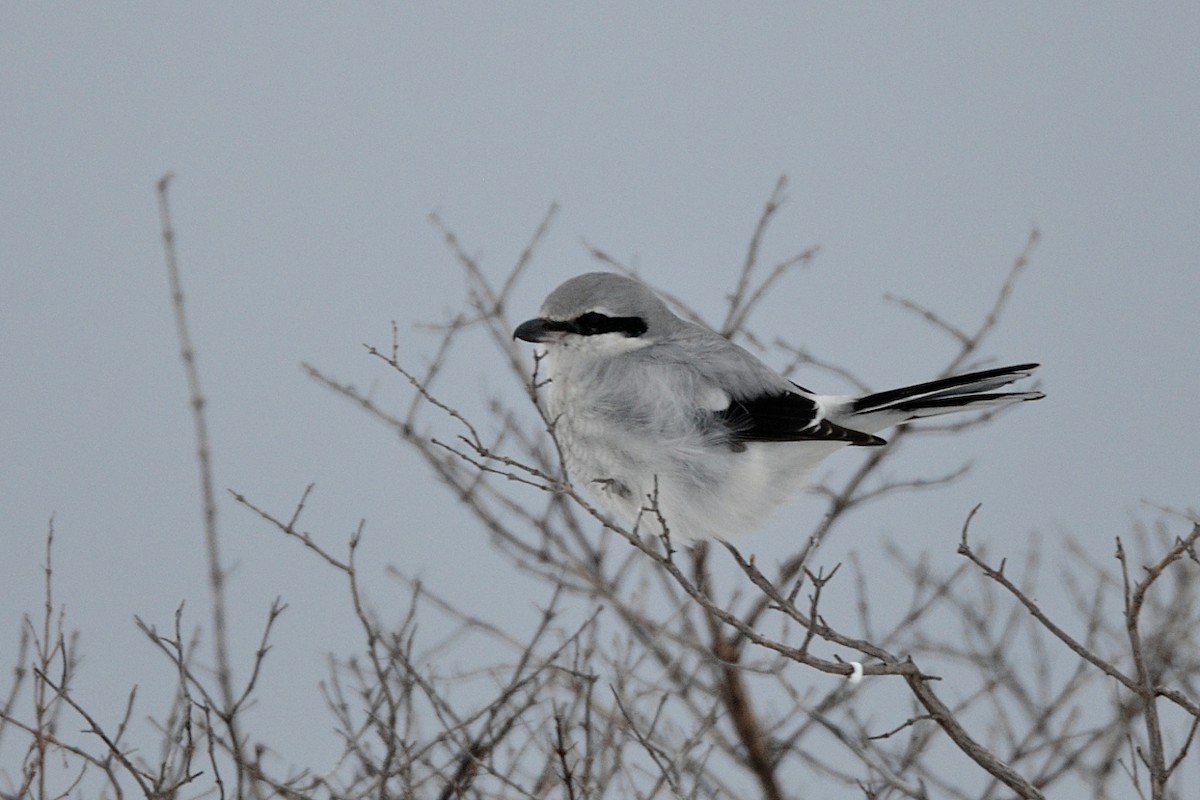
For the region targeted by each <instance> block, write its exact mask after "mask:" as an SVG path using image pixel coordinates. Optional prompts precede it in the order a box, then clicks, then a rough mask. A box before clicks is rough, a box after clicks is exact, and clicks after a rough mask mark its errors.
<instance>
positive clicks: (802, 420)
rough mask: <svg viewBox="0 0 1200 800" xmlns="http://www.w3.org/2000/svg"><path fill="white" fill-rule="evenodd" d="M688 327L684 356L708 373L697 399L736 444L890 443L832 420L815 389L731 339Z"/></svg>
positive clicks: (681, 349) (682, 346)
mask: <svg viewBox="0 0 1200 800" xmlns="http://www.w3.org/2000/svg"><path fill="white" fill-rule="evenodd" d="M686 333H687V334H688V336H687V341H686V342H683V341H679V340H678V339H677V343H678V345H679V347H680V352H682V353H685V354H686V356H683V355H680V356H679V361H680V362H683V361H685V360H686V361H687V363H689V364H690V365H692V367H693V368H694V369H696V370H697V371H698V372H700V373H701V374H702V378H701V379H700V383H701V384H702V391H700V392H699V393H698V397H697V401H698V403H699V405H700V407H701V409H702V410H703V411H704V412H707V413H710V414H711V415H712V417H711V419H712V421H713V422H714V423H715V425H716V426H718V427H719V428H721V429H722V433H724V434H725V436H727V437H728V440H729V441H730V443H731V444H733V445H734V446H735V447H738V446H741V445H743V444H744V443H746V442H801V441H826V442H845V443H846V444H852V445H881V444H884V443H885V442H884V440H883V439H880V438H879V437H878V436H872V435H871V434H869V433H863V432H861V431H856V430H853V429H851V428H847V427H845V426H842V425H839V424H837V423H836V422H833V421H831V420H829V419H828V418H827V417H826V414H825V409H824V408H823V407H822V406H821V403H820V402H819V401H818V400H817V399H816V397H815V396H814V395H813V394H812V393H810V392H808V391H807V390H806V389H803V388H801V387H800V386H797V385H796V384H794V383H792V382H791V381H789V380H787V379H786V378H784V377H782V376H781V375H780V374H779V373H778V372H776V371H775V370H773V369H771V368H770V367H768V366H767V365H766V364H764V363H763V362H762V361H760V360H758V359H757V358H755V356H754V355H753V354H751V353H750V352H748V351H746V350H744V349H743V348H741V347H738V346H737V345H736V344H733V343H732V342H729V341H728V340H727V339H724V338H723V337H721V336H719V335H717V334H715V333H712V332H711V331H707V330H703V329H701V330H696V329H690V330H688V331H687V332H686ZM680 338H682V337H680Z"/></svg>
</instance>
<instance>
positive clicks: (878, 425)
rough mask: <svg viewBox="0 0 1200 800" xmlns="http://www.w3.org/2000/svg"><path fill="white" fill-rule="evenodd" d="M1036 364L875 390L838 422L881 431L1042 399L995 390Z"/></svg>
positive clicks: (1035, 394) (852, 405)
mask: <svg viewBox="0 0 1200 800" xmlns="http://www.w3.org/2000/svg"><path fill="white" fill-rule="evenodd" d="M1037 367H1038V365H1037V364H1016V365H1014V366H1011V367H997V368H996V369H987V370H983V371H981V372H971V373H968V374H966V375H956V376H955V377H953V378H939V379H938V380H936V381H929V382H927V383H918V384H916V385H914V386H905V387H903V388H900V389H891V390H889V391H886V392H876V393H875V394H869V395H865V396H864V397H858V398H855V399H854V400H852V401H851V402H850V403H849V404H848V405H847V406H846V407H845V410H844V411H843V414H842V415H839V416H841V419H839V420H838V422H839V423H840V424H842V425H845V426H847V427H851V428H854V429H856V430H861V431H865V432H867V433H874V432H875V431H878V430H883V429H884V428H887V427H890V426H892V425H899V424H901V423H904V422H911V421H912V420H914V419H920V418H922V417H936V416H938V415H939V414H953V413H955V412H957V411H987V410H990V409H997V408H1002V407H1004V406H1006V405H1009V404H1012V403H1020V402H1023V401H1025V400H1039V399H1041V398H1042V397H1044V396H1045V395H1043V394H1042V393H1041V392H1038V391H1030V392H995V391H992V390H993V389H999V388H1000V387H1001V386H1007V385H1008V384H1010V383H1012V382H1013V381H1018V380H1020V379H1021V378H1028V377H1029V376H1030V375H1032V374H1033V371H1034V370H1035V369H1037Z"/></svg>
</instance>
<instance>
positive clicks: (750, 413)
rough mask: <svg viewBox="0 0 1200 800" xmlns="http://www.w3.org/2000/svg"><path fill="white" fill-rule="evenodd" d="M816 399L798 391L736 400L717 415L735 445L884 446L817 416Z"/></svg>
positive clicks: (875, 437)
mask: <svg viewBox="0 0 1200 800" xmlns="http://www.w3.org/2000/svg"><path fill="white" fill-rule="evenodd" d="M818 411H819V409H818V407H817V404H816V402H815V401H814V400H812V399H811V398H808V397H805V396H804V395H801V394H796V393H795V392H781V393H779V394H766V395H759V396H758V397H753V398H749V399H744V400H734V401H732V402H730V404H729V407H728V408H725V409H723V410H721V411H718V412H717V413H716V416H717V419H719V420H720V421H721V422H723V423H724V425H725V426H726V427H727V428H728V429H729V435H730V439H731V440H732V442H733V443H734V445H735V446H737V445H741V444H743V443H745V442H803V441H826V442H846V443H847V444H852V445H867V446H871V445H881V444H884V443H885V442H884V440H883V439H880V438H879V437H878V436H872V435H871V434H869V433H863V432H861V431H856V430H851V429H850V428H845V427H842V426H841V425H838V424H837V423H834V422H830V421H829V420H827V419H820V418H819V417H818Z"/></svg>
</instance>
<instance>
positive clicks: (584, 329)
mask: <svg viewBox="0 0 1200 800" xmlns="http://www.w3.org/2000/svg"><path fill="white" fill-rule="evenodd" d="M611 323H612V320H611V319H609V318H608V317H607V316H605V315H604V314H601V313H599V312H596V311H589V312H587V313H586V314H581V315H580V316H579V317H578V318H577V319H576V320H575V330H576V332H578V333H581V334H583V335H584V336H594V335H595V334H597V333H605V332H607V331H610V330H612V324H611Z"/></svg>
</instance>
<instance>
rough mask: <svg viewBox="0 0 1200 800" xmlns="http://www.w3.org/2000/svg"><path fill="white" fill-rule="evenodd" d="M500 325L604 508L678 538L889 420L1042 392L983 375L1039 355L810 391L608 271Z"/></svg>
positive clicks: (727, 529) (752, 523) (783, 493)
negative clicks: (521, 347) (533, 358)
mask: <svg viewBox="0 0 1200 800" xmlns="http://www.w3.org/2000/svg"><path fill="white" fill-rule="evenodd" d="M513 338H514V340H516V339H520V340H523V341H525V342H531V343H535V344H537V345H540V346H541V347H542V348H543V353H542V362H541V363H539V365H538V369H539V370H542V369H543V368H544V369H545V372H544V373H541V374H542V375H543V376H544V377H545V378H548V379H549V390H548V396H547V398H546V400H547V402H546V410H547V420H548V423H549V426H550V428H551V430H552V432H553V435H554V437H555V440H556V441H557V443H558V448H559V450H560V451H561V453H562V459H563V466H564V467H565V468H566V471H567V475H568V476H569V477H570V479H571V480H572V481H573V482H574V483H575V484H576V485H579V484H583V485H584V486H585V487H586V488H587V490H588V492H589V493H590V494H591V495H592V496H593V497H594V498H595V499H596V500H597V501H598V505H599V506H600V507H601V508H603V509H604V510H606V511H607V512H609V513H610V514H611V515H612V516H613V517H615V518H616V519H617V520H619V521H622V522H624V523H627V524H629V525H631V526H633V529H634V530H636V531H639V532H642V533H646V532H648V533H652V534H655V535H658V536H667V537H668V542H669V543H671V544H680V545H682V546H685V547H690V546H692V545H694V544H695V543H697V542H702V541H706V540H721V541H730V540H732V539H733V538H735V537H737V536H740V535H742V534H745V533H749V532H752V531H754V530H756V529H758V528H760V527H762V526H763V525H764V524H766V522H767V521H768V520H770V519H771V518H772V517H773V515H774V514H775V513H776V512H777V511H778V510H779V509H780V507H781V506H783V505H785V504H786V503H788V502H789V501H790V500H792V499H793V498H794V497H795V496H796V495H797V494H799V492H800V491H801V490H802V489H803V488H804V487H805V486H806V485H807V483H808V480H809V477H810V475H811V473H812V470H813V467H814V466H815V465H816V464H817V463H818V462H820V461H821V460H822V459H824V458H825V457H826V456H829V455H831V454H832V453H834V452H836V451H838V450H840V449H842V448H844V447H878V446H881V445H883V444H885V443H886V440H884V439H882V438H880V437H879V436H877V435H876V434H877V433H879V432H880V431H883V430H885V429H887V428H890V427H892V426H895V425H902V424H904V423H907V422H911V421H913V420H917V419H923V418H926V417H932V416H937V415H941V414H952V413H955V412H960V411H994V410H996V409H1000V408H1004V407H1006V406H1009V405H1012V404H1015V403H1020V402H1024V401H1029V400H1038V399H1040V398H1041V397H1043V393H1042V392H1040V391H1036V390H1030V391H1012V392H997V391H995V390H997V389H999V388H1001V387H1004V386H1007V385H1008V384H1010V383H1013V382H1014V381H1018V380H1021V379H1023V378H1027V377H1029V376H1030V375H1032V373H1033V371H1034V370H1035V369H1036V368H1037V367H1038V366H1039V365H1038V364H1015V365H1013V366H1008V367H998V368H995V369H986V370H982V371H978V372H971V373H967V374H963V375H957V376H955V377H948V378H940V379H937V380H932V381H928V382H926V383H918V384H915V385H912V386H905V387H902V388H899V389H891V390H889V391H883V392H874V393H870V394H865V395H860V396H853V395H824V394H817V393H814V392H811V391H809V390H808V389H805V388H803V387H802V386H799V385H797V384H795V383H793V382H792V381H790V380H788V379H787V378H785V377H783V376H782V375H780V374H779V373H778V372H776V371H775V370H774V369H772V368H771V367H769V366H767V365H766V364H765V363H763V362H762V361H761V360H759V359H758V358H757V357H756V356H755V355H754V354H752V353H750V352H749V351H748V350H746V349H744V348H743V347H741V346H739V345H737V344H736V343H734V342H732V341H730V340H729V339H727V338H726V337H724V336H722V335H721V334H719V333H717V332H716V331H714V330H712V329H710V328H707V327H705V326H704V325H701V324H698V323H694V322H690V321H688V320H685V319H682V318H680V317H679V316H677V315H676V314H675V313H673V312H672V311H671V309H670V308H669V307H668V306H667V304H666V303H665V302H664V301H663V300H662V299H661V298H659V296H658V295H657V294H655V292H654V291H653V290H652V289H651V288H650V287H649V286H647V285H646V284H645V283H643V282H642V281H640V280H637V279H634V278H631V277H627V276H625V275H621V274H617V273H613V272H589V273H585V274H582V275H578V276H576V277H574V278H571V279H569V280H567V281H566V282H565V283H563V284H562V285H560V286H559V287H558V288H556V289H555V290H554V291H553V292H551V293H550V294H549V296H547V297H546V300H545V302H544V303H542V306H541V308H540V310H539V311H538V316H537V317H536V318H534V319H531V320H529V321H527V322H524V323H522V324H520V325H519V326H518V327H517V328H516V330H515V331H514V332H513Z"/></svg>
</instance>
